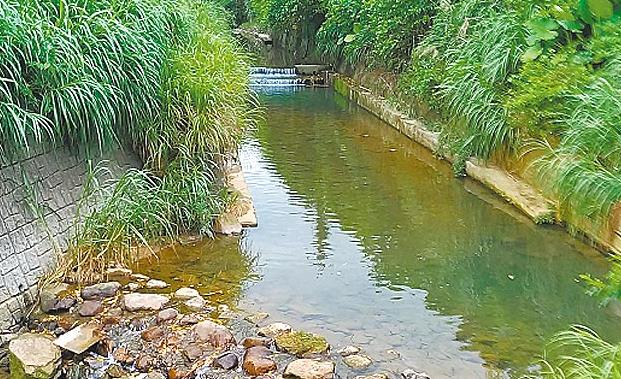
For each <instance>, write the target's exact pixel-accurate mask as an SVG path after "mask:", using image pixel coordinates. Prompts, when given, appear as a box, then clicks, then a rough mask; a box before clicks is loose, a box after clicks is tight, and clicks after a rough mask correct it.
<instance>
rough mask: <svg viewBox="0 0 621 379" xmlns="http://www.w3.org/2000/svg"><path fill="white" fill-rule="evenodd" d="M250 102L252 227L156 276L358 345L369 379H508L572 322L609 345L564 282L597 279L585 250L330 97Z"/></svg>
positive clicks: (247, 146)
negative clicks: (417, 376)
mask: <svg viewBox="0 0 621 379" xmlns="http://www.w3.org/2000/svg"><path fill="white" fill-rule="evenodd" d="M260 98H261V100H262V103H263V105H264V106H265V108H266V112H265V120H264V121H263V122H261V123H260V125H259V126H258V128H257V130H256V131H255V132H253V133H252V135H251V136H249V138H248V139H247V141H246V142H245V143H244V144H243V146H242V148H241V154H240V155H241V159H242V162H243V166H244V171H245V173H246V179H247V181H248V184H249V186H250V190H251V192H252V195H253V197H254V200H255V207H256V209H257V213H258V218H259V223H260V225H259V227H258V228H256V229H252V230H247V231H246V232H245V234H244V236H243V237H242V238H241V239H230V238H224V239H220V240H217V241H215V242H205V243H202V244H199V245H197V246H196V247H193V248H189V249H187V250H183V249H177V251H175V252H170V251H169V252H168V253H166V254H164V256H163V258H162V260H161V262H160V264H156V265H154V266H153V267H151V268H150V270H151V271H150V272H151V273H152V275H153V276H158V275H159V276H160V277H163V278H172V277H177V279H178V282H177V283H178V284H177V285H182V284H188V283H190V284H195V285H197V286H200V288H202V290H203V293H207V294H210V295H211V297H212V300H213V299H214V298H215V299H216V300H218V301H223V302H228V303H230V304H232V305H239V306H240V307H241V308H245V309H249V310H254V311H265V312H268V313H270V314H271V315H272V321H284V322H288V323H290V324H292V325H293V326H294V327H295V328H298V329H305V330H309V331H313V332H317V333H320V334H322V335H324V336H326V337H327V338H328V340H329V342H330V343H331V344H332V345H333V346H335V347H339V346H344V345H347V344H355V345H359V346H362V347H363V348H364V350H365V352H366V353H367V354H369V355H370V356H371V357H372V358H373V359H374V360H375V361H376V363H375V365H374V366H373V367H372V368H371V369H370V370H369V372H374V371H380V370H383V371H392V372H398V371H399V370H402V369H404V368H407V367H411V368H415V369H417V370H422V371H426V372H427V373H428V374H429V375H430V376H431V377H432V378H434V379H436V378H493V377H518V376H519V375H521V374H522V373H524V372H526V371H527V370H529V369H532V364H533V363H534V362H535V360H536V357H537V355H540V354H541V352H542V350H543V347H544V341H545V340H546V339H547V338H549V337H550V336H551V335H553V334H554V333H555V332H558V331H560V330H563V329H566V328H568V327H569V326H570V325H571V324H575V323H584V324H587V325H589V326H591V327H592V328H594V329H595V330H596V331H598V332H599V333H600V334H601V335H603V336H605V337H607V338H609V339H611V340H618V339H620V338H621V331H619V328H618V326H619V319H618V318H617V317H616V316H614V315H613V314H612V313H611V312H608V311H607V310H604V309H600V308H598V306H597V302H596V301H595V300H594V299H592V298H589V297H588V296H586V295H585V294H584V288H583V287H582V286H581V285H580V284H579V283H578V282H577V280H576V278H577V276H578V275H579V274H580V273H584V272H590V273H594V274H601V273H603V272H605V270H606V264H605V261H604V259H603V258H601V256H600V255H599V253H597V252H596V251H594V250H593V249H591V248H589V247H587V246H585V245H584V244H582V243H580V242H578V241H577V240H575V239H572V238H571V237H569V236H568V235H567V234H565V233H564V232H563V231H561V230H559V229H557V228H553V227H538V226H535V225H533V224H532V222H531V221H530V220H527V219H526V218H525V217H523V216H522V215H521V214H520V213H518V212H516V211H515V210H514V209H513V208H511V207H509V206H508V205H506V204H505V202H504V201H502V200H501V199H499V198H497V197H496V196H495V195H493V194H492V193H490V192H489V191H488V190H486V189H484V188H482V187H481V186H479V185H478V184H477V183H475V182H472V181H470V180H468V179H456V178H454V177H453V175H452V172H451V169H450V167H449V166H448V165H447V164H446V163H445V162H441V161H438V160H436V159H435V158H434V157H433V156H432V155H431V153H430V152H428V151H427V150H425V149H424V148H422V147H420V146H418V145H416V144H415V143H413V142H411V141H410V140H408V139H407V138H405V137H404V136H402V135H400V134H399V133H398V132H396V131H394V130H393V129H391V128H390V127H389V126H387V125H386V124H384V123H382V122H381V121H379V120H378V119H376V118H375V117H373V116H372V115H371V114H369V113H367V112H366V111H364V110H361V109H360V108H358V107H357V106H354V105H352V104H350V103H349V102H348V101H346V100H345V99H344V98H342V97H340V96H338V95H336V94H334V93H333V92H332V91H331V90H308V89H301V90H300V89H298V90H295V89H288V90H284V89H280V90H279V89H271V90H269V92H266V93H263V94H261V95H260ZM395 352H398V353H399V354H400V356H397V355H396V354H395Z"/></svg>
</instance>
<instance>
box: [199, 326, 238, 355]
mask: <svg viewBox="0 0 621 379" xmlns="http://www.w3.org/2000/svg"><path fill="white" fill-rule="evenodd" d="M193 330H194V332H195V333H196V335H197V336H198V339H199V340H201V341H203V342H209V344H210V345H211V346H213V347H215V348H217V349H219V348H226V347H230V346H235V345H236V342H235V337H233V334H232V333H231V332H230V331H229V330H228V329H227V328H226V327H224V326H222V325H220V324H216V323H215V322H213V321H209V320H207V321H201V322H199V323H198V324H196V325H194V327H193Z"/></svg>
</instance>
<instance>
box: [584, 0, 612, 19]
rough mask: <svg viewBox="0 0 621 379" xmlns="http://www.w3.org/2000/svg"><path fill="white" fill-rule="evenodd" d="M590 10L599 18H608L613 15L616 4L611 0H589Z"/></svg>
mask: <svg viewBox="0 0 621 379" xmlns="http://www.w3.org/2000/svg"><path fill="white" fill-rule="evenodd" d="M587 4H588V5H589V11H590V12H591V14H592V15H593V17H595V18H596V19H599V20H606V19H609V18H611V17H612V15H613V12H614V6H613V5H612V3H611V2H610V1H609V0H587Z"/></svg>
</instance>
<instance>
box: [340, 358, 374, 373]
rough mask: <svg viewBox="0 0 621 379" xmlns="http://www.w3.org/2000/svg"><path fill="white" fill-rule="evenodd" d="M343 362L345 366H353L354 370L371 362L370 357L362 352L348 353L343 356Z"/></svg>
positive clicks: (360, 368) (365, 366) (362, 367)
mask: <svg viewBox="0 0 621 379" xmlns="http://www.w3.org/2000/svg"><path fill="white" fill-rule="evenodd" d="M343 362H345V364H346V365H347V366H349V367H351V368H353V369H354V370H362V369H365V368H367V367H369V366H371V364H373V361H372V360H371V358H369V357H368V356H366V355H364V354H352V355H348V356H346V357H345V358H343Z"/></svg>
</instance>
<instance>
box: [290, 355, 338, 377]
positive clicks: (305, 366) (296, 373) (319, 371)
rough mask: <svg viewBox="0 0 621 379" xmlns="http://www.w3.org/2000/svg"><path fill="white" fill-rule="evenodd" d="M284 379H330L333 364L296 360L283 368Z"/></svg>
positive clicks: (332, 375) (332, 373) (332, 374)
mask: <svg viewBox="0 0 621 379" xmlns="http://www.w3.org/2000/svg"><path fill="white" fill-rule="evenodd" d="M283 378H285V379H332V378H334V363H333V362H329V361H316V360H313V359H297V360H295V361H293V362H291V363H289V364H288V365H287V367H285V372H284V374H283Z"/></svg>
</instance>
